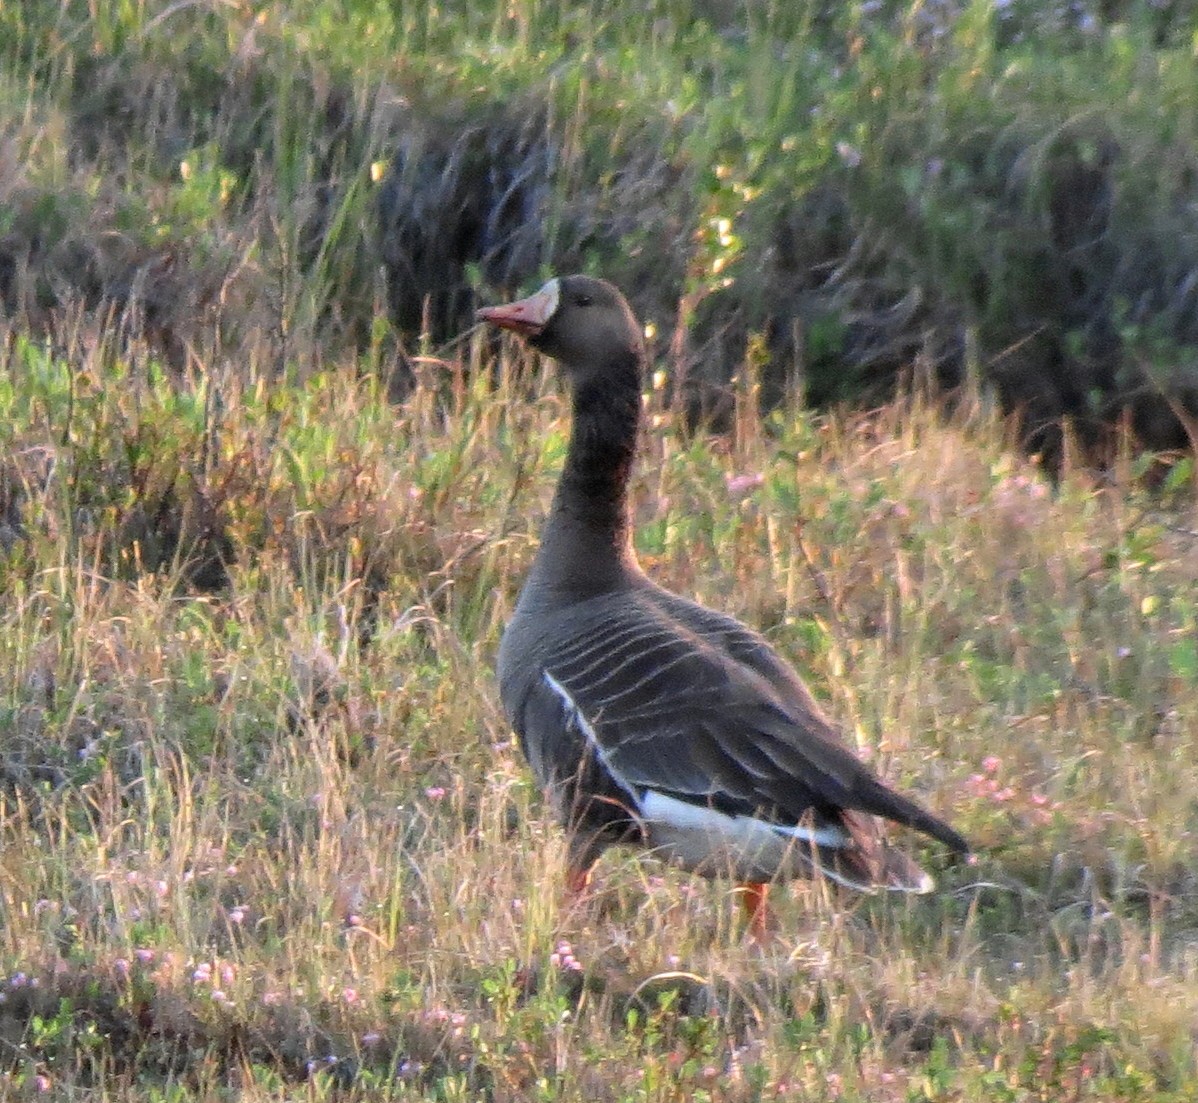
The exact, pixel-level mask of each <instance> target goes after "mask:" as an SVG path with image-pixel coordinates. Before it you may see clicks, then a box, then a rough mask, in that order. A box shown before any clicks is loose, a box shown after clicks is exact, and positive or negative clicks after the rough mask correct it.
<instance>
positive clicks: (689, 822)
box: [641, 789, 849, 850]
mask: <svg viewBox="0 0 1198 1103" xmlns="http://www.w3.org/2000/svg"><path fill="white" fill-rule="evenodd" d="M641 814H642V815H643V816H644V817H645V819H646V820H650V821H652V820H657V821H658V822H660V823H666V824H669V825H670V826H671V827H674V828H677V829H679V830H682V831H704V832H707V833H709V834H712V835H716V836H718V837H720V838H722V839H725V840H727V841H728V842H729V843H734V844H737V845H739V846H741V847H743V848H745V849H746V850H751V849H752V848H754V847H761V846H764V845H765V844H766V843H767V842H769V841H771V840H776V839H777V837H778V836H779V835H786V836H789V837H790V838H792V839H799V840H800V841H802V842H805V843H813V844H814V845H815V846H827V847H833V848H836V847H842V846H844V845H845V844H846V843H847V842H848V841H849V836H848V833H847V832H846V831H845V830H844V829H843V828H840V827H819V828H815V829H812V828H809V827H803V826H802V825H801V824H796V825H795V826H794V827H784V826H783V825H781V824H776V823H767V822H766V821H765V820H758V819H754V818H753V817H752V816H729V815H728V814H727V813H726V812H719V811H717V810H716V809H714V808H705V807H704V806H703V805H701V804H692V803H691V802H690V801H688V800H678V799H677V798H676V797H668V796H666V795H665V793H658V792H655V791H654V790H652V789H646V790H645V792H644V795H643V796H642V797H641Z"/></svg>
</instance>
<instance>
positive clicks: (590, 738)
mask: <svg viewBox="0 0 1198 1103" xmlns="http://www.w3.org/2000/svg"><path fill="white" fill-rule="evenodd" d="M550 282H551V283H555V282H556V281H555V280H551V281H550ZM545 286H546V287H548V286H549V285H548V284H546V285H545ZM542 677H543V678H544V680H545V684H546V685H547V686H548V687H549V688H550V689H551V690H553V692H554V694H555V695H556V696H557V697H558V699H559V700H560V701H561V703H562V705H563V706H565V709H566V714H567V715H568V716H571V717H573V719H574V723H575V724H577V725H578V730H579V731H580V732H582V734H583V736H585V738H586V741H587V742H588V743H589V744H590V745H591V747H592V748H593V749H594V751H595V757H596V758H597V759H599V761H600V762H601V763H603V768H604V769H605V770H606V771H607V772H608V774H609V775H610V777H611V779H612V780H613V781H614V782H615V783H616V784H617V785H618V786H619V787H620V788H621V789H623V790H624V791H625V792H626V793H627V794H628V795H629V796H631V797H633V798H634V799H635V798H636V796H637V790H636V787H635V786H634V785H630V784H629V783H628V781H627V780H625V779H624V778H623V777H621V776H620V773H619V771H618V770H615V769H613V768H612V764H611V759H610V758H609V757H608V754H607V749H606V748H605V747H604V746H603V744H602V743H600V742H599V737H598V736H597V735H596V734H595V729H594V728H592V727H591V722H590V721H589V720H588V719H587V718H586V715H585V714H584V713H583V711H582V709H580V708H579V707H578V702H577V701H575V700H574V698H573V697H571V696H570V691H569V690H568V689H566V687H565V686H564V685H562V684H561V682H559V681H558V680H557V679H556V678H555V677H554V676H553V675H552V674H550V673H549V671H548V670H546V671H544V672H543V673H542ZM637 803H639V801H637Z"/></svg>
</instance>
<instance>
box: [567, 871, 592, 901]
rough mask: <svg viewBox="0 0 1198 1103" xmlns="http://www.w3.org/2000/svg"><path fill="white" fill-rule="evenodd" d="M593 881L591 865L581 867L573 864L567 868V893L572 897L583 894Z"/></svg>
mask: <svg viewBox="0 0 1198 1103" xmlns="http://www.w3.org/2000/svg"><path fill="white" fill-rule="evenodd" d="M590 883H591V867H590V866H584V867H582V868H579V867H577V866H571V867H570V868H569V869H567V870H566V895H567V896H568V897H570V898H574V897H577V896H581V895H582V894H583V893H584V892H586V890H587V886H588V885H589V884H590Z"/></svg>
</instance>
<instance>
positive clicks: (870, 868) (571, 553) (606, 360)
mask: <svg viewBox="0 0 1198 1103" xmlns="http://www.w3.org/2000/svg"><path fill="white" fill-rule="evenodd" d="M478 314H479V317H480V318H481V319H482V320H483V321H485V322H487V323H489V324H491V325H492V326H496V327H499V328H500V329H505V330H509V331H512V332H513V333H515V334H517V335H519V336H520V337H522V338H523V339H524V340H525V341H526V342H527V343H528V345H530V346H531V347H532V348H533V349H536V350H538V351H539V352H541V353H543V354H544V355H546V356H549V357H551V358H553V359H554V360H556V361H557V362H558V364H559V365H560V367H561V369H562V370H563V372H564V375H565V379H566V381H567V384H568V387H569V391H570V397H571V409H572V424H571V435H570V441H569V446H568V449H567V453H566V458H565V462H564V466H563V468H562V471H561V474H560V476H559V480H558V483H557V489H556V492H555V494H554V497H553V501H552V505H551V506H550V510H549V515H548V518H547V520H546V521H545V524H544V528H543V530H542V534H541V542H540V546H539V548H538V550H537V552H536V554H535V556H534V559H533V563H532V566H531V568H530V570H529V572H528V575H527V578H526V580H525V582H524V585H523V588H522V589H521V592H520V596H519V598H518V600H517V603H516V608H515V611H514V613H513V614H512V617H511V619H510V621H509V623H508V625H507V627H506V629H505V631H504V634H503V638H502V640H501V643H500V647H499V655H498V661H497V675H498V681H499V689H500V698H501V701H502V704H503V708H504V711H505V713H506V715H507V718H508V720H509V722H510V723H511V725H512V728H513V729H514V731H515V733H516V735H517V737H518V740H519V743H520V746H521V749H522V751H523V753H524V755H525V757H526V759H527V761H528V763H529V766H530V767H531V769H532V772H533V774H534V775H535V777H536V780H537V782H538V783H539V784H540V785H541V786H542V787H543V788H544V789H545V791H546V793H547V795H548V797H549V800H550V804H551V806H552V808H553V809H554V811H555V812H556V815H557V817H558V819H559V820H560V821H561V823H562V824H563V826H564V827H565V829H566V833H567V839H568V842H567V851H566V884H567V888H568V890H569V891H570V892H571V893H579V892H581V891H583V890H584V889H585V888H586V886H587V884H588V882H589V880H590V876H591V867H592V866H593V865H594V864H595V862H596V860H597V859H598V858H599V856H600V854H601V853H602V852H603V851H604V850H606V849H607V848H608V847H610V846H612V845H616V844H632V845H635V846H639V847H642V848H644V849H646V850H648V851H651V852H653V853H654V854H656V855H659V856H661V857H663V858H665V859H667V860H670V861H672V862H674V863H675V864H678V865H681V866H682V867H684V868H686V869H689V870H691V871H693V872H695V873H698V874H700V875H703V876H706V877H717V876H729V877H731V878H733V879H734V880H735V881H736V882H737V883H738V885H739V888H740V892H741V901H742V905H743V908H744V911H745V914H746V917H747V919H748V926H749V930H750V932H751V933H753V934H755V935H757V936H764V935H766V934H767V931H768V927H767V920H766V914H767V913H766V907H765V904H766V894H767V891H768V887H769V886H770V884H771V883H773V882H775V881H779V880H783V879H787V878H796V877H807V878H827V879H828V880H829V881H831V882H833V883H835V884H839V885H843V886H846V887H848V888H851V889H855V890H858V891H861V892H873V891H875V890H877V889H879V888H885V889H892V890H897V891H902V892H910V893H924V892H929V891H931V889H932V888H933V880H932V878H931V877H930V876H929V875H928V874H927V873H925V872H924V871H923V870H922V869H921V868H920V867H919V866H918V865H917V864H916V863H915V862H914V861H913V860H912V859H911V858H910V857H909V856H908V855H907V854H906V853H904V852H903V851H902V850H900V849H898V848H897V847H895V846H893V845H892V844H891V843H890V842H889V840H888V839H887V837H886V835H885V833H884V830H883V825H882V821H884V820H891V821H894V822H895V823H897V824H901V825H903V826H906V827H909V828H913V829H915V830H916V831H919V832H922V833H924V834H926V835H928V836H931V837H932V838H933V839H936V840H938V841H940V842H941V843H943V844H945V845H946V846H947V847H948V848H949V849H950V850H952V851H955V852H956V853H958V854H961V855H964V856H968V855H969V852H970V847H969V844H968V842H967V841H966V840H965V838H964V837H963V836H962V835H960V834H959V833H958V832H957V831H955V830H954V829H953V828H952V827H950V826H949V825H948V824H946V823H945V822H943V821H942V820H940V819H939V818H937V817H936V816H934V815H933V814H932V813H931V812H928V811H927V810H925V809H924V808H923V807H921V806H920V805H919V804H917V803H916V802H915V801H913V800H911V799H910V798H908V797H906V796H903V795H902V794H900V793H898V792H895V791H894V790H893V789H891V788H889V787H888V786H887V785H885V784H884V783H883V782H882V781H881V780H880V779H879V778H878V777H877V776H876V775H875V774H874V772H873V771H872V770H871V769H870V768H869V767H868V766H866V765H865V764H864V763H863V762H862V761H861V760H860V759H859V758H858V757H857V756H856V755H855V754H854V753H853V752H852V751H851V750H850V749H849V748H848V746H847V745H846V744H845V742H844V741H843V740H842V738H841V736H840V735H839V733H838V732H837V730H836V728H835V727H834V725H833V724H832V723H831V722H830V721H829V719H828V718H827V717H826V716H825V714H824V712H823V710H822V709H821V708H820V707H819V705H818V704H817V703H816V701H815V699H814V698H813V697H812V695H811V693H810V691H809V690H808V689H807V687H806V686H805V685H804V683H803V681H802V680H801V679H800V677H799V676H798V674H796V673H795V671H794V670H793V669H792V668H791V667H790V666H789V665H788V664H787V663H786V662H785V661H784V660H783V659H782V658H781V657H780V656H779V655H778V654H777V653H776V652H775V651H774V649H773V648H772V647H771V646H770V645H769V644H768V643H767V642H766V640H765V639H764V637H762V636H761V635H760V634H759V633H757V632H756V631H754V630H752V629H751V628H749V627H747V626H746V625H744V624H742V623H741V622H740V621H738V620H735V619H734V618H732V617H730V616H726V615H724V614H723V613H719V612H716V611H715V610H712V609H709V608H706V607H704V606H702V605H699V604H697V603H695V602H693V601H690V600H688V599H686V598H684V597H681V596H679V595H677V594H674V593H671V592H670V591H668V590H666V589H664V588H663V587H661V586H659V585H657V584H656V583H655V582H653V581H652V580H651V579H650V578H649V577H648V576H647V575H646V574H645V572H644V571H643V570H642V569H641V567H640V564H639V563H638V562H637V557H636V554H635V552H634V550H633V544H632V517H631V514H630V509H629V501H628V483H629V477H630V475H631V472H632V468H633V461H634V458H635V454H636V448H637V439H638V434H639V431H640V421H641V388H642V379H643V376H644V372H645V367H646V365H645V351H644V345H643V342H642V339H641V332H642V331H641V327H640V325H639V324H638V322H637V319H636V317H635V316H634V314H633V312H632V309H631V308H630V307H629V305H628V302H627V301H626V300H625V298H624V296H623V295H622V294H621V293H620V291H619V290H618V289H617V288H616V287H614V286H613V285H612V284H610V283H608V282H606V281H604V280H600V279H595V278H592V277H589V276H582V275H576V276H565V277H555V278H553V279H551V280H549V281H548V282H547V283H546V284H545V285H544V286H543V287H542V288H541V289H540V290H539V291H537V292H536V293H535V294H534V295H531V296H529V297H528V298H525V299H521V300H519V301H517V302H512V303H509V304H507V305H501V306H489V307H484V308H482V309H481V310H479V312H478Z"/></svg>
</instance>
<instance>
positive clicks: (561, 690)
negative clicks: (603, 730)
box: [541, 670, 641, 804]
mask: <svg viewBox="0 0 1198 1103" xmlns="http://www.w3.org/2000/svg"><path fill="white" fill-rule="evenodd" d="M541 676H542V678H543V679H544V681H545V684H546V685H547V686H548V687H549V688H550V689H551V690H552V691H553V693H554V695H555V696H556V697H557V698H558V700H560V701H561V703H562V705H563V707H564V708H565V710H566V715H567V716H570V717H572V718H573V719H574V722H575V723H576V724H577V725H578V730H579V731H580V732H582V734H583V736H584V737H585V738H586V741H587V742H588V743H589V744H590V745H591V747H592V749H593V750H594V752H595V757H596V758H597V759H599V761H600V762H601V763H602V764H603V768H604V769H605V770H606V771H607V772H608V775H609V776H610V777H611V779H612V781H614V782H615V783H616V784H617V785H618V786H619V787H620V788H621V789H623V790H624V791H625V792H626V793H627V794H628V795H629V796H631V797H633V799H634V800H635V801H636V803H637V804H639V803H640V799H641V798H640V795H639V793H638V790H637V788H636V786H635V785H632V784H630V783H629V781H628V780H627V778H624V777H622V776H621V774H620V772H619V771H618V770H616V769H615V768H614V767H613V766H612V764H611V758H610V757H609V755H608V753H607V749H606V748H605V747H604V746H603V744H602V743H600V742H599V737H598V736H597V735H596V734H595V729H594V728H593V727H591V722H590V721H589V720H588V719H587V718H586V715H585V714H584V713H583V711H582V709H580V708H579V707H578V702H577V701H575V700H574V698H573V697H571V696H570V691H569V690H568V689H566V687H565V686H564V685H562V684H561V682H559V681H558V680H557V679H556V678H555V677H554V676H553V675H552V674H550V673H549V671H548V670H545V671H542V674H541Z"/></svg>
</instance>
